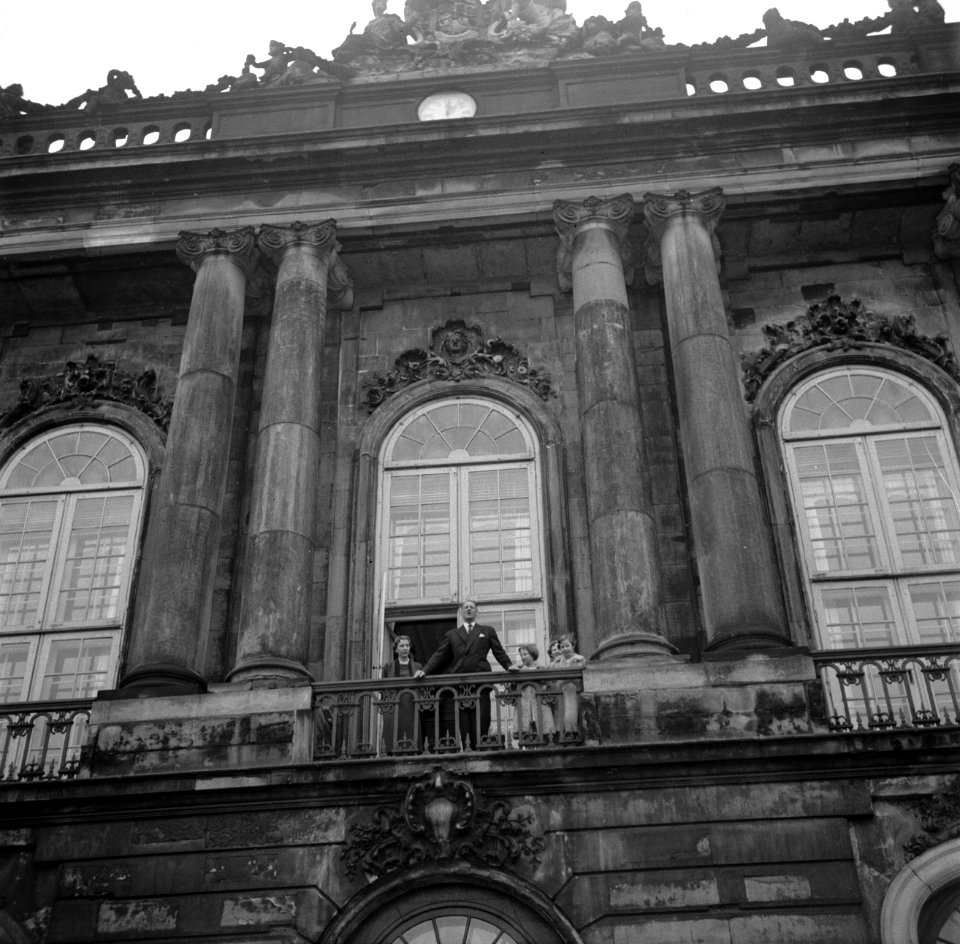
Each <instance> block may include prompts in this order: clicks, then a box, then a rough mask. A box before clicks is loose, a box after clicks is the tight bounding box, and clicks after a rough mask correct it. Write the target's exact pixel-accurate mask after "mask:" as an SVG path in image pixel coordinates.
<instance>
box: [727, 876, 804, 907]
mask: <svg viewBox="0 0 960 944" xmlns="http://www.w3.org/2000/svg"><path fill="white" fill-rule="evenodd" d="M743 887H744V893H745V895H746V898H747V901H749V902H765V901H806V900H807V899H809V898H811V897H812V892H811V890H810V880H809V879H808V878H807V877H806V876H805V875H755V876H752V877H747V878H745V879H744V880H743Z"/></svg>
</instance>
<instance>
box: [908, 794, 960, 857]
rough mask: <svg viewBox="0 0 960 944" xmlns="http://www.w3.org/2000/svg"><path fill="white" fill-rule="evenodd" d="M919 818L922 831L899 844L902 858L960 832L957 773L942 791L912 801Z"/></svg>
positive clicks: (951, 837)
mask: <svg viewBox="0 0 960 944" xmlns="http://www.w3.org/2000/svg"><path fill="white" fill-rule="evenodd" d="M912 805H913V808H914V810H915V812H916V813H917V815H918V816H919V818H920V825H921V826H922V827H923V832H919V833H917V834H916V835H915V836H913V838H911V839H910V840H909V841H908V842H905V843H904V845H903V851H904V854H905V858H906V861H907V862H909V861H910V860H911V859H915V858H916V857H917V856H919V855H922V854H923V853H924V852H926V851H927V849H932V848H933V847H934V846H939V845H940V843H942V842H946V841H947V840H949V839H956V838H957V837H958V836H960V777H957V778H956V779H955V780H954V781H953V784H952V785H951V786H950V788H949V789H947V790H944V791H943V792H942V793H935V794H933V796H930V797H926V798H925V799H923V800H918V801H917V802H916V803H914V804H912Z"/></svg>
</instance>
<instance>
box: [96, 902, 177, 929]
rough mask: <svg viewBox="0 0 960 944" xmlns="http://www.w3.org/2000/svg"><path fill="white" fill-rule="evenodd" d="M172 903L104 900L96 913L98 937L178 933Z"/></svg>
mask: <svg viewBox="0 0 960 944" xmlns="http://www.w3.org/2000/svg"><path fill="white" fill-rule="evenodd" d="M178 914H179V908H178V905H177V903H176V902H173V901H105V902H103V903H102V904H101V905H100V908H99V911H98V913H97V933H98V934H162V933H164V932H168V931H176V930H177V916H178Z"/></svg>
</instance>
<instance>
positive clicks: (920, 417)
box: [779, 365, 960, 649]
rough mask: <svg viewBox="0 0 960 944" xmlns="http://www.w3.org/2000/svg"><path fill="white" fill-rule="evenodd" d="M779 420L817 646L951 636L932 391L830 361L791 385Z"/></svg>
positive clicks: (957, 626) (953, 517)
mask: <svg viewBox="0 0 960 944" xmlns="http://www.w3.org/2000/svg"><path fill="white" fill-rule="evenodd" d="M779 429H780V435H781V438H782V442H783V448H784V457H785V465H786V468H787V473H788V479H789V485H790V493H791V499H792V502H793V507H794V512H795V519H796V522H797V530H798V534H799V539H800V543H801V545H802V554H801V560H802V567H803V571H804V576H805V578H806V584H807V586H808V588H809V598H810V606H811V610H812V613H813V617H814V623H815V631H816V635H817V641H818V643H819V646H820V647H821V648H823V649H846V648H853V647H875V646H904V645H915V644H936V643H947V642H958V641H960V500H958V499H960V470H958V465H957V458H956V452H955V449H954V447H953V444H952V442H951V439H950V437H949V435H948V432H947V429H946V423H945V420H944V416H943V413H942V411H941V409H940V407H939V406H938V404H937V402H936V401H935V400H934V399H933V397H932V396H931V395H930V394H929V393H928V392H927V391H926V390H925V389H924V388H923V387H921V386H920V385H919V384H917V383H915V382H914V381H913V380H911V379H909V378H907V377H906V376H903V375H900V374H896V373H894V372H892V371H889V370H884V369H880V368H874V367H871V366H865V365H864V366H861V365H857V366H847V367H841V368H833V369H830V370H824V371H822V372H820V373H817V374H815V375H813V376H812V377H809V378H808V379H806V380H805V381H803V382H802V383H800V384H799V385H798V386H797V387H796V388H795V389H794V390H793V391H791V393H790V394H789V395H788V396H787V397H786V398H785V400H784V402H783V405H782V408H781V410H780V423H779Z"/></svg>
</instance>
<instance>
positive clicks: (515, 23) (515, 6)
mask: <svg viewBox="0 0 960 944" xmlns="http://www.w3.org/2000/svg"><path fill="white" fill-rule="evenodd" d="M500 9H501V13H502V17H503V19H505V21H506V23H505V25H504V26H503V28H502V30H501V31H499V32H497V33H496V35H497V36H498V37H499V38H500V39H502V40H508V39H513V38H517V39H520V40H526V41H530V40H546V41H547V42H550V43H555V44H558V45H559V44H563V43H565V42H567V41H569V40H570V39H572V38H573V37H574V36H576V35H577V34H578V33H579V32H580V29H579V27H578V26H577V23H576V21H575V20H574V18H573V17H572V16H570V14H569V13H567V3H566V0H545V2H540V0H504V2H501V4H500Z"/></svg>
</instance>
